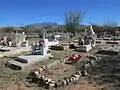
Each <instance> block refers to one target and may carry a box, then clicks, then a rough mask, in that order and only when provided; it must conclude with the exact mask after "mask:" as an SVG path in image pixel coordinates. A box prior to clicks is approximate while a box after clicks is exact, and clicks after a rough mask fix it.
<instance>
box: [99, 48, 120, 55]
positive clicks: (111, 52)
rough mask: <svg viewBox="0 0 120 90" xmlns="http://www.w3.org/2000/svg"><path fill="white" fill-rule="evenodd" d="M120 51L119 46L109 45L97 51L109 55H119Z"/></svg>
mask: <svg viewBox="0 0 120 90" xmlns="http://www.w3.org/2000/svg"><path fill="white" fill-rule="evenodd" d="M119 52H120V46H114V47H113V46H110V47H105V48H102V49H101V50H99V51H98V52H97V53H100V54H109V55H119Z"/></svg>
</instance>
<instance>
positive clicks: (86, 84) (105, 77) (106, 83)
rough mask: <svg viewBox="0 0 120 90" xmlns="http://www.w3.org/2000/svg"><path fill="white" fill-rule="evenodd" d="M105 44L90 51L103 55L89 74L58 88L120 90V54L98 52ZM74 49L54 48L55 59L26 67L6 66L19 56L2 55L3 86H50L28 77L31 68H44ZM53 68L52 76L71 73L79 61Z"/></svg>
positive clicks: (11, 89)
mask: <svg viewBox="0 0 120 90" xmlns="http://www.w3.org/2000/svg"><path fill="white" fill-rule="evenodd" d="M64 41H65V40H64ZM67 41H68V40H67ZM103 46H104V44H103V45H97V46H96V47H95V49H94V50H91V51H89V52H88V53H90V54H94V55H97V56H100V57H101V58H102V59H101V60H100V61H98V62H97V63H96V65H95V66H94V67H90V68H88V69H87V71H88V73H89V75H88V76H86V77H82V78H81V79H80V80H79V81H78V82H77V83H76V84H70V85H68V86H65V87H59V88H56V89H54V90H120V57H118V56H117V55H103V54H96V53H95V52H97V51H98V50H99V49H101V48H102V47H103ZM108 46H109V45H108ZM74 52H75V51H74V50H65V51H55V50H52V54H53V56H54V58H53V59H49V60H44V61H41V62H39V63H36V64H34V65H31V66H30V67H29V68H28V69H26V70H24V71H21V70H12V69H10V68H8V67H6V66H5V63H6V62H7V61H8V60H10V59H12V58H14V57H15V56H13V57H4V58H2V59H0V90H47V89H45V88H42V87H38V86H37V85H36V84H34V83H28V82H27V79H26V77H27V76H28V74H29V72H30V71H31V70H33V69H38V68H40V67H41V66H42V65H47V64H48V63H52V62H54V61H57V60H60V59H64V58H65V57H66V56H67V55H68V54H70V53H74ZM16 56H17V55H16ZM50 69H51V72H52V73H51V72H50V73H48V74H49V77H52V78H57V77H55V75H54V74H57V76H58V78H59V77H62V76H64V75H71V74H72V73H74V72H75V70H76V68H75V64H74V65H57V66H56V65H53V66H52V67H51V68H50ZM58 71H59V72H58ZM100 88H103V89H100ZM49 90H53V89H49Z"/></svg>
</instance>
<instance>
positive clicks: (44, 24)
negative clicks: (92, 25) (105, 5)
mask: <svg viewBox="0 0 120 90" xmlns="http://www.w3.org/2000/svg"><path fill="white" fill-rule="evenodd" d="M44 26H51V27H53V28H57V27H59V26H61V25H60V24H58V23H56V22H42V23H34V24H30V25H27V27H32V28H34V27H44ZM80 27H87V25H83V24H82V25H80Z"/></svg>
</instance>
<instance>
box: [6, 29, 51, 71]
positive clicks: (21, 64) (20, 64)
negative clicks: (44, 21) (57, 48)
mask: <svg viewBox="0 0 120 90" xmlns="http://www.w3.org/2000/svg"><path fill="white" fill-rule="evenodd" d="M51 57H52V55H51V52H50V50H49V49H48V39H46V38H45V30H41V31H40V33H39V43H35V44H33V45H32V52H31V54H27V55H21V56H18V57H17V58H15V59H12V60H10V61H8V64H7V65H8V66H9V67H11V68H13V69H22V70H24V69H26V68H27V67H28V66H30V65H31V64H35V63H37V62H39V61H42V60H44V59H48V58H51Z"/></svg>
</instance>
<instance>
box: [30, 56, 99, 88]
mask: <svg viewBox="0 0 120 90" xmlns="http://www.w3.org/2000/svg"><path fill="white" fill-rule="evenodd" d="M84 58H86V61H87V63H85V64H84V67H85V69H84V70H79V71H77V72H76V73H75V74H73V75H70V76H68V77H64V78H62V79H60V80H52V79H50V78H47V77H45V76H42V75H41V73H42V72H43V71H44V70H46V69H48V68H50V67H51V66H53V65H56V64H60V63H63V62H64V63H65V61H66V60H68V58H65V59H63V60H58V61H56V62H54V63H52V64H50V65H48V66H42V67H41V68H39V69H38V70H36V71H34V72H31V73H30V74H29V75H33V76H32V81H33V82H36V83H37V84H38V86H39V87H41V86H42V87H44V88H47V89H49V88H57V87H61V86H63V87H64V86H66V85H69V84H70V83H76V82H77V81H78V80H79V79H80V78H81V77H84V76H86V75H88V73H87V72H86V69H87V68H89V67H90V65H94V64H95V63H96V61H99V60H100V59H101V58H100V57H96V56H93V55H89V54H88V55H87V56H85V57H84ZM87 58H89V59H90V58H91V60H89V59H87ZM81 61H82V60H81ZM81 61H80V62H81ZM83 62H84V61H83Z"/></svg>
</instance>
